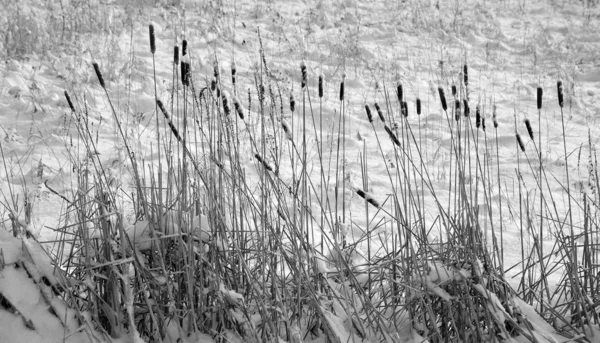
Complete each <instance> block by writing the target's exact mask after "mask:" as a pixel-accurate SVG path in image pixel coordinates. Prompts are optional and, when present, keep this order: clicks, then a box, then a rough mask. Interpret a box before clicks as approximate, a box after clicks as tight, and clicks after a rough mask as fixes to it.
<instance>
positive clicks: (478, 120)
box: [475, 105, 481, 128]
mask: <svg viewBox="0 0 600 343" xmlns="http://www.w3.org/2000/svg"><path fill="white" fill-rule="evenodd" d="M480 126H481V106H479V105H477V107H475V127H476V128H479V127H480Z"/></svg>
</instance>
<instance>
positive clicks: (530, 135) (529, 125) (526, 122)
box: [524, 119, 533, 140]
mask: <svg viewBox="0 0 600 343" xmlns="http://www.w3.org/2000/svg"><path fill="white" fill-rule="evenodd" d="M524 121H525V127H526V128H527V133H528V134H529V138H531V140H533V129H532V128H531V123H530V122H529V119H525V120H524Z"/></svg>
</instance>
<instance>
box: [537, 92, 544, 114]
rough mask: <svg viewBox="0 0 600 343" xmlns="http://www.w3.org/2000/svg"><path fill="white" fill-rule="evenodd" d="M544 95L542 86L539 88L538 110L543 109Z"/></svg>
mask: <svg viewBox="0 0 600 343" xmlns="http://www.w3.org/2000/svg"><path fill="white" fill-rule="evenodd" d="M543 95H544V90H543V89H542V87H538V88H537V108H538V110H541V109H542V96H543Z"/></svg>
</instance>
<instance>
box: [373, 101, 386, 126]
mask: <svg viewBox="0 0 600 343" xmlns="http://www.w3.org/2000/svg"><path fill="white" fill-rule="evenodd" d="M375 109H376V110H377V114H378V115H379V119H380V120H381V122H383V123H385V118H384V117H383V111H382V110H381V107H379V104H378V103H375Z"/></svg>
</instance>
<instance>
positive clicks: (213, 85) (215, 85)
mask: <svg viewBox="0 0 600 343" xmlns="http://www.w3.org/2000/svg"><path fill="white" fill-rule="evenodd" d="M215 89H217V80H211V81H210V90H211V91H213V92H214V91H215Z"/></svg>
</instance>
